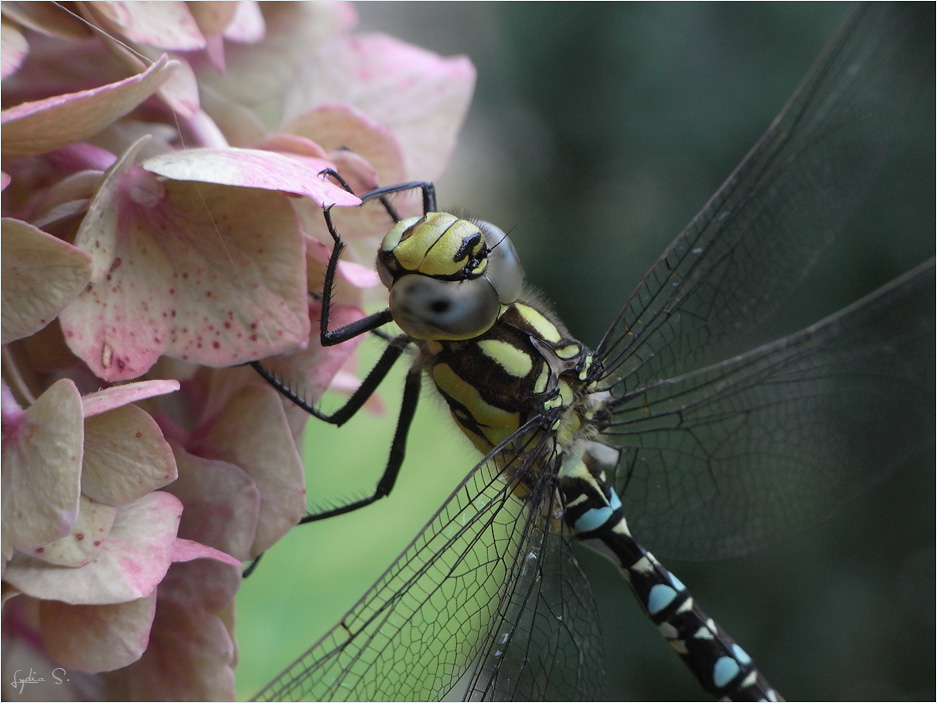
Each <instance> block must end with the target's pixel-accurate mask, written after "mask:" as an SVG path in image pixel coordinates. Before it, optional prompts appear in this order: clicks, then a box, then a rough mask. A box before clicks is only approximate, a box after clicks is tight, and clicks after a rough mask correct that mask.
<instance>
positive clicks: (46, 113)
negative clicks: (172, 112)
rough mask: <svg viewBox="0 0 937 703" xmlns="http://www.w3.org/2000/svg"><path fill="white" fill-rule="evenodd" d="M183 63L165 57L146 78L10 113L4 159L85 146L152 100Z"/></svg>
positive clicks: (6, 114)
mask: <svg viewBox="0 0 937 703" xmlns="http://www.w3.org/2000/svg"><path fill="white" fill-rule="evenodd" d="M177 65H178V62H176V61H170V60H169V59H168V58H167V57H166V56H161V57H160V58H159V60H158V61H156V63H154V64H153V65H152V66H150V67H149V68H147V69H146V70H145V71H143V72H142V73H140V74H137V75H135V76H131V77H130V78H125V79H124V80H122V81H118V82H116V83H110V84H108V85H104V86H101V87H99V88H93V89H91V90H83V91H80V92H77V93H69V94H66V95H55V96H53V97H51V98H46V99H45V100H37V101H35V102H27V103H23V104H21V105H17V106H16V107H11V108H9V109H8V110H4V111H3V113H2V115H0V122H2V124H3V141H2V144H0V151H2V153H3V156H4V157H8V156H30V155H32V154H40V153H42V152H44V151H50V150H52V149H57V148H59V147H62V146H65V145H66V144H71V143H72V142H77V141H82V140H84V139H87V138H88V137H90V136H92V135H93V134H95V133H96V132H99V131H101V130H102V129H104V128H105V127H107V126H108V125H110V124H112V123H113V122H115V121H116V120H117V119H119V118H120V117H123V116H124V115H126V114H127V113H128V112H130V111H131V110H132V109H133V108H135V107H136V106H137V105H139V104H140V103H142V102H143V101H144V100H146V99H147V98H148V97H149V96H150V95H152V94H153V93H154V92H155V91H156V90H157V89H158V88H159V87H160V85H162V83H163V82H164V81H165V80H166V79H167V78H169V76H170V75H172V73H173V71H175V70H176V66H177Z"/></svg>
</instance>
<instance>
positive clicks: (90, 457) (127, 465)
mask: <svg viewBox="0 0 937 703" xmlns="http://www.w3.org/2000/svg"><path fill="white" fill-rule="evenodd" d="M175 478H176V461H175V458H174V457H173V454H172V450H171V449H170V448H169V444H168V443H167V442H166V440H165V439H163V433H162V431H161V430H160V428H159V425H157V424H156V421H155V420H154V419H153V418H152V417H150V416H149V414H147V413H146V411H144V410H142V409H140V408H138V407H136V406H135V405H125V406H124V407H120V408H115V409H113V410H111V411H110V412H106V413H102V414H100V415H95V416H93V417H89V418H88V419H87V420H85V460H84V470H83V474H82V479H81V489H82V492H83V493H85V495H87V496H90V497H91V498H94V499H95V500H97V501H100V502H102V503H107V504H109V505H125V504H127V503H130V502H133V501H134V500H137V499H138V498H142V497H143V496H144V495H146V494H147V493H149V492H150V491H154V490H156V489H158V488H162V487H163V486H165V485H166V484H168V483H170V482H172V481H173V480H175Z"/></svg>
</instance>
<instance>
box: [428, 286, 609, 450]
mask: <svg viewBox="0 0 937 703" xmlns="http://www.w3.org/2000/svg"><path fill="white" fill-rule="evenodd" d="M552 317H553V316H552V314H549V313H545V312H543V311H542V310H541V309H539V308H538V307H535V306H534V305H531V304H528V303H525V302H520V301H518V302H516V303H513V304H511V305H509V306H507V307H506V309H505V311H504V313H503V314H502V315H501V316H500V317H499V318H498V319H497V320H496V321H495V323H494V324H493V325H492V326H491V328H490V329H489V330H488V331H486V332H485V333H484V334H481V335H479V336H477V337H475V338H472V339H468V340H460V341H451V340H441V341H429V342H423V343H421V344H420V348H421V351H422V354H423V363H424V368H426V370H427V373H428V374H429V376H430V377H431V378H432V379H433V382H434V383H435V385H436V388H437V389H438V390H439V392H440V393H441V394H442V396H443V398H444V399H445V400H446V403H447V404H448V405H449V410H450V412H451V413H452V416H453V418H454V419H455V422H456V424H457V425H458V426H459V428H460V429H461V430H462V431H463V432H464V433H465V434H466V436H468V438H469V439H470V440H471V441H472V443H473V444H474V445H475V446H476V447H477V448H478V450H479V451H481V452H482V453H485V454H486V453H488V452H489V451H491V449H493V448H494V447H495V446H496V445H498V444H499V443H500V442H502V441H503V440H505V439H506V438H508V437H509V436H511V435H512V434H513V433H514V432H516V431H517V430H518V429H519V428H520V427H522V426H523V425H524V424H525V423H527V422H528V421H530V420H531V419H533V418H535V417H540V418H541V419H542V422H540V423H538V425H537V427H536V428H534V429H533V430H532V431H534V432H543V431H548V432H550V433H551V434H553V435H555V437H556V439H555V440H554V442H557V441H558V443H559V445H560V446H559V447H558V448H559V449H560V450H562V444H564V443H565V442H571V441H572V438H573V437H577V438H578V437H579V436H581V435H582V433H586V434H592V433H593V430H591V429H590V427H588V425H592V424H593V423H592V419H591V416H592V414H593V410H594V408H593V406H596V403H595V402H593V398H592V394H591V393H590V392H589V384H588V382H587V381H586V380H585V373H584V370H585V369H587V368H588V367H589V364H590V361H591V353H590V352H589V351H588V350H587V349H586V348H585V347H584V346H583V345H582V344H580V343H579V342H577V341H576V340H575V339H572V338H571V337H570V336H569V334H568V333H567V332H566V330H565V329H563V328H562V326H561V325H560V323H559V322H558V321H555V320H554V319H552Z"/></svg>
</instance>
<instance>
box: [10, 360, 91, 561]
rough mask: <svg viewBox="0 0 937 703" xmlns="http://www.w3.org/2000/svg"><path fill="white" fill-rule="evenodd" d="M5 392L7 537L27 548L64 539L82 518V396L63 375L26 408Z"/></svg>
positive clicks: (22, 547)
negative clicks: (79, 516)
mask: <svg viewBox="0 0 937 703" xmlns="http://www.w3.org/2000/svg"><path fill="white" fill-rule="evenodd" d="M4 391H5V395H4V398H3V491H2V494H3V511H2V520H3V541H4V545H12V546H13V547H16V548H18V549H24V550H26V549H32V548H35V547H39V546H42V545H44V544H46V543H48V542H52V541H54V540H57V539H59V538H60V537H64V536H65V535H66V534H68V533H69V530H71V526H72V525H73V524H74V523H75V520H76V519H77V518H78V500H79V494H80V480H81V455H82V443H83V440H84V420H83V419H82V417H81V395H80V394H79V393H78V388H77V387H76V386H75V384H74V382H72V381H71V380H69V379H64V378H63V379H62V380H60V381H57V382H56V383H54V384H53V385H52V386H51V387H49V388H48V389H47V390H46V391H45V392H44V393H43V394H42V395H41V396H39V398H38V399H36V402H35V403H33V404H32V405H31V406H30V407H29V408H27V409H26V410H25V411H23V410H19V409H18V408H15V403H14V402H12V396H7V395H6V393H8V390H7V389H6V385H5V384H4ZM4 551H6V548H5V549H4Z"/></svg>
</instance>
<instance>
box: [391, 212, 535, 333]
mask: <svg viewBox="0 0 937 703" xmlns="http://www.w3.org/2000/svg"><path fill="white" fill-rule="evenodd" d="M377 270H378V273H379V274H380V277H381V281H382V282H383V283H384V285H385V286H387V289H388V290H389V291H390V301H389V307H390V310H391V313H393V316H394V322H396V323H397V324H398V325H399V326H400V328H401V329H402V330H403V331H404V332H406V333H407V334H409V335H410V336H411V337H414V338H416V339H426V340H429V339H435V340H447V339H448V340H456V339H471V338H473V337H477V336H479V335H480V334H483V333H485V332H486V331H487V330H488V329H489V328H490V327H491V326H492V325H493V324H494V323H495V320H497V319H498V316H499V315H500V314H501V312H502V310H503V309H504V307H505V306H507V305H510V304H511V303H513V302H514V301H516V300H517V298H518V296H519V295H520V292H521V287H522V285H523V282H524V271H523V268H522V267H521V264H520V260H519V259H518V256H517V252H516V251H515V249H514V245H513V244H512V243H511V240H510V239H509V238H508V236H507V235H506V234H505V233H504V232H503V231H502V230H501V229H499V228H498V227H495V226H494V225H492V224H490V223H488V222H482V221H472V220H464V219H460V218H458V217H456V216H455V215H451V214H449V213H445V212H429V213H426V214H425V215H423V216H422V217H408V218H406V219H403V220H401V221H400V222H398V223H397V224H396V225H394V228H393V229H391V231H390V232H388V233H387V236H385V237H384V241H383V242H382V243H381V248H380V251H379V252H378V255H377Z"/></svg>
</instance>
